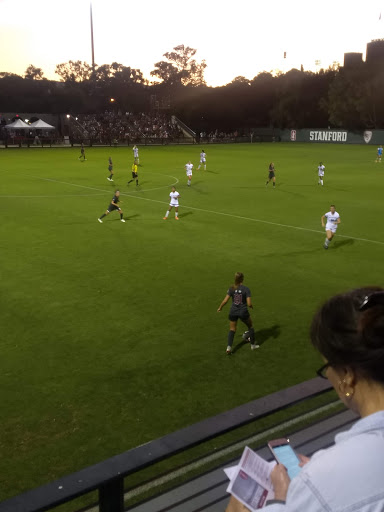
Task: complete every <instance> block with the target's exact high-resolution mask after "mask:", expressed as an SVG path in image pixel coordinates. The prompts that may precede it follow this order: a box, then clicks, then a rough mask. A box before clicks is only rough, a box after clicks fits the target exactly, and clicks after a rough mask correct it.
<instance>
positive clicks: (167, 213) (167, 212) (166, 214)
mask: <svg viewBox="0 0 384 512" xmlns="http://www.w3.org/2000/svg"><path fill="white" fill-rule="evenodd" d="M168 215H169V210H167V211H166V212H165V218H166V219H167V218H168Z"/></svg>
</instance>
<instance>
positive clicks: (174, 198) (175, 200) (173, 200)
mask: <svg viewBox="0 0 384 512" xmlns="http://www.w3.org/2000/svg"><path fill="white" fill-rule="evenodd" d="M169 197H170V203H169V208H168V210H167V211H166V212H165V217H163V219H164V220H167V219H168V215H169V212H170V211H171V210H172V208H173V207H175V220H179V217H178V215H179V197H180V194H179V193H178V192H177V190H176V189H175V187H172V191H171V192H170V194H169Z"/></svg>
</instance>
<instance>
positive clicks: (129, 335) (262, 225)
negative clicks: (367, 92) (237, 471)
mask: <svg viewBox="0 0 384 512" xmlns="http://www.w3.org/2000/svg"><path fill="white" fill-rule="evenodd" d="M203 147H204V146H203ZM200 149H201V148H200V146H194V147H190V146H188V147H186V146H183V147H177V146H169V147H140V163H141V164H142V167H139V178H140V187H136V186H135V184H134V183H131V184H130V185H129V186H127V185H126V182H127V180H128V179H130V174H131V173H130V167H131V164H132V160H133V158H132V149H131V148H90V149H89V148H86V149H85V152H86V158H87V161H86V162H79V161H78V156H79V150H78V149H48V148H47V149H37V148H30V149H29V150H28V149H25V150H24V149H23V150H18V149H15V150H11V149H9V150H4V151H1V152H0V176H1V190H0V211H1V223H0V234H1V239H2V242H3V249H2V252H1V268H2V280H1V285H2V286H1V299H2V300H1V301H2V308H1V309H2V319H3V322H2V325H3V336H2V337H1V340H0V350H1V356H2V366H3V368H2V372H1V374H0V387H1V390H2V414H1V419H0V429H1V432H2V435H1V437H0V452H1V453H2V457H1V458H0V475H8V476H7V478H6V479H4V481H0V500H3V499H5V498H6V497H9V496H11V495H14V494H16V493H19V492H22V491H23V490H26V489H29V488H31V487H34V486H36V485H40V484H43V483H45V482H46V481H47V480H52V479H54V478H58V477H59V476H60V475H63V474H67V473H69V472H72V471H75V470H76V469H80V468H82V467H85V466H87V465H90V464H92V463H95V462H97V461H100V460H102V459H104V458H107V457H110V456H112V455H114V454H116V453H120V452H122V451H124V450H126V449H129V448H131V447H133V446H136V445H139V444H142V443H145V442H147V441H149V440H151V439H154V438H156V437H159V436H161V435H164V434H166V433H168V432H172V431H174V430H176V429H178V428H181V427H183V426H185V425H188V424H191V423H194V422H196V421H198V420H200V419H202V418H205V417H208V416H212V415H214V414H217V413H219V412H221V411H224V410H227V409H229V408H232V407H235V406H236V405H239V404H241V403H245V402H247V401H249V400H252V399H255V398H257V397H260V396H263V395H266V394H268V393H271V392H273V391H276V390H278V389H281V388H284V387H287V386H290V385H293V384H295V383H297V382H300V381H303V380H305V379H309V378H312V377H313V376H314V375H315V373H314V372H315V370H316V368H317V367H319V366H320V365H321V360H320V358H319V356H318V355H317V354H316V353H315V352H314V351H313V350H312V349H311V347H310V345H309V341H308V326H309V321H310V318H311V315H312V314H313V311H314V310H315V308H316V306H317V305H318V304H319V303H320V302H321V301H322V300H324V299H325V298H326V297H328V296H330V295H331V294H332V293H335V292H338V291H342V290H345V289H349V288H351V287H355V286H360V285H364V284H379V285H383V284H384V282H383V277H382V267H383V263H382V262H383V258H384V234H383V229H382V227H381V219H382V218H383V200H382V198H383V188H384V186H383V182H384V162H383V163H381V164H375V162H374V160H375V148H373V147H370V146H345V145H332V144H306V145H305V144H253V145H250V144H241V145H240V144H239V145H222V146H221V145H215V146H207V147H204V149H205V150H206V153H207V171H205V172H204V171H201V170H200V171H197V172H196V170H195V171H194V174H193V181H192V187H190V188H189V187H187V185H186V181H187V180H186V176H185V171H184V164H185V163H186V162H187V161H188V160H189V159H191V160H192V162H193V163H194V164H195V169H196V167H197V165H198V162H199V153H200ZM109 156H111V157H112V159H113V162H114V170H115V181H114V183H110V182H108V181H107V179H106V178H107V176H108V171H107V166H108V157H109ZM320 160H322V161H323V162H324V164H325V166H326V168H325V182H324V183H325V185H324V187H320V186H318V185H317V165H318V163H319V161H320ZM271 161H273V162H274V163H275V167H276V169H277V171H276V181H277V187H276V190H273V189H272V186H271V185H272V184H271V183H270V184H269V185H268V187H265V181H266V178H267V168H268V164H269V162H271ZM172 184H175V185H176V188H177V190H178V191H179V192H180V195H181V197H180V210H179V212H180V221H179V222H175V221H174V214H173V211H172V212H171V214H170V216H169V219H168V220H167V221H163V220H162V218H163V216H164V213H165V210H166V209H167V205H168V195H169V192H170V187H171V185H172ZM117 187H120V190H121V200H122V205H121V207H122V209H123V211H124V216H125V218H126V220H127V221H126V223H125V224H123V223H121V222H120V221H119V216H118V215H117V214H116V213H111V214H110V215H109V216H108V217H106V218H104V223H103V224H99V223H98V222H97V218H98V217H99V216H100V215H101V214H102V213H103V212H104V211H105V209H106V207H107V206H108V204H109V202H110V199H111V197H112V195H113V192H114V190H115V188H117ZM331 203H335V204H336V209H337V211H339V213H340V216H341V224H340V227H339V229H338V232H337V234H336V237H335V240H334V241H333V242H332V244H331V246H330V248H329V250H328V251H325V250H324V249H323V248H322V244H323V241H324V231H323V229H322V227H321V223H320V217H321V215H323V214H324V213H325V212H326V211H328V210H329V205H330V204H331ZM238 270H240V271H242V272H244V274H245V277H246V279H245V284H246V285H248V286H249V287H250V288H251V290H252V292H253V303H254V307H255V309H254V311H253V313H252V316H253V319H254V322H255V330H256V337H257V340H258V342H259V343H260V344H261V347H260V349H259V350H257V351H253V352H252V351H251V350H250V347H249V345H244V346H241V345H240V346H239V349H238V350H235V354H234V355H233V356H231V357H227V356H226V355H225V348H226V335H227V330H228V321H227V315H228V311H229V307H228V306H227V307H226V309H224V310H223V312H221V313H217V312H216V310H217V307H218V306H219V304H220V302H221V300H222V299H223V297H224V295H225V293H226V290H227V288H228V286H229V285H230V284H231V282H232V278H233V274H234V273H235V272H236V271H238ZM239 327H240V328H239V330H238V334H237V335H236V338H235V344H237V345H239V344H240V342H241V337H240V335H241V333H242V332H243V328H242V326H239ZM10 468H12V471H11V472H10ZM0 480H1V477H0Z"/></svg>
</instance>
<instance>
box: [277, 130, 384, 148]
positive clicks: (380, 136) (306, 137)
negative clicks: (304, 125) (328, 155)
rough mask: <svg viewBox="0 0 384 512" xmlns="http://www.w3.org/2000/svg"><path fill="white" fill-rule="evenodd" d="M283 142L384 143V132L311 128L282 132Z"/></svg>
mask: <svg viewBox="0 0 384 512" xmlns="http://www.w3.org/2000/svg"><path fill="white" fill-rule="evenodd" d="M281 141H282V142H319V143H324V142H325V143H328V144H329V143H331V144H372V145H377V146H378V145H380V144H383V143H384V130H365V131H361V132H351V131H348V130H342V129H329V130H328V129H327V130H324V129H321V128H309V129H301V130H295V129H292V130H282V132H281Z"/></svg>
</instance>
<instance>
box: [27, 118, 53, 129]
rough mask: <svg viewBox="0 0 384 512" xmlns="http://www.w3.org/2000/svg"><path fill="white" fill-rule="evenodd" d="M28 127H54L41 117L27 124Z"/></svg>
mask: <svg viewBox="0 0 384 512" xmlns="http://www.w3.org/2000/svg"><path fill="white" fill-rule="evenodd" d="M29 128H31V129H33V128H36V129H38V130H55V127H54V126H52V125H51V124H48V123H46V122H45V121H43V120H42V119H38V120H37V121H35V122H34V123H32V124H30V125H29Z"/></svg>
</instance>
